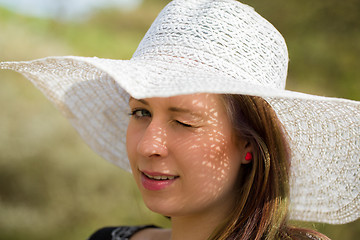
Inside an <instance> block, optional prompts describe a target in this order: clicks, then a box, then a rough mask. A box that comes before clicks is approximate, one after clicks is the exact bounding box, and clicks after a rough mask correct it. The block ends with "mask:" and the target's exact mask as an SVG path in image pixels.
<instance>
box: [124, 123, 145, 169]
mask: <svg viewBox="0 0 360 240" xmlns="http://www.w3.org/2000/svg"><path fill="white" fill-rule="evenodd" d="M140 138H141V134H140V131H139V130H137V129H136V128H135V127H134V126H133V124H131V121H130V123H129V126H128V128H127V132H126V151H127V155H128V159H129V161H130V165H131V168H132V170H133V172H134V164H135V156H136V150H137V144H138V142H139V141H140Z"/></svg>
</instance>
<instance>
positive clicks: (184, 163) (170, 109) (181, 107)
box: [127, 93, 247, 217]
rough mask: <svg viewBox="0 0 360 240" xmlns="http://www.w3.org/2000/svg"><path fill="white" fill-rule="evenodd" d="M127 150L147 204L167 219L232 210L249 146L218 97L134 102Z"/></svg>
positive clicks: (210, 95)
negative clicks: (237, 133)
mask: <svg viewBox="0 0 360 240" xmlns="http://www.w3.org/2000/svg"><path fill="white" fill-rule="evenodd" d="M129 104H130V108H131V115H132V116H131V120H130V123H129V127H128V130H127V151H128V157H129V160H130V164H131V168H132V171H133V175H134V177H135V180H136V183H137V185H138V187H139V189H140V191H141V194H142V196H143V199H144V202H145V204H146V205H147V206H148V208H150V209H151V210H152V211H154V212H157V213H160V214H163V215H166V216H171V217H175V216H185V215H191V214H198V213H202V212H206V211H213V210H214V209H217V210H225V211H228V210H230V209H232V206H233V201H234V191H233V190H234V185H235V181H236V178H237V174H238V172H239V168H240V165H241V163H242V162H243V160H242V159H244V158H245V154H246V153H245V146H246V145H247V143H246V142H245V141H244V140H242V139H237V140H235V139H234V136H233V134H232V127H231V123H230V120H229V119H228V116H227V114H226V111H225V108H224V105H223V102H222V100H221V98H220V96H219V95H216V94H205V93H202V94H192V95H182V96H175V97H169V98H147V99H139V100H137V99H134V98H131V99H130V102H129Z"/></svg>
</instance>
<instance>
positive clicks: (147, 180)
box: [141, 172, 179, 191]
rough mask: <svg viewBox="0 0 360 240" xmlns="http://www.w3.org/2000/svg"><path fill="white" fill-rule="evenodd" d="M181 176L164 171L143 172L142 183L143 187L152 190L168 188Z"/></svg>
mask: <svg viewBox="0 0 360 240" xmlns="http://www.w3.org/2000/svg"><path fill="white" fill-rule="evenodd" d="M178 178H179V176H175V175H168V174H162V173H149V172H141V183H142V185H143V187H144V188H145V189H147V190H150V191H159V190H163V189H166V188H167V187H169V186H170V185H171V184H173V183H174V182H175V181H176V180H177V179H178Z"/></svg>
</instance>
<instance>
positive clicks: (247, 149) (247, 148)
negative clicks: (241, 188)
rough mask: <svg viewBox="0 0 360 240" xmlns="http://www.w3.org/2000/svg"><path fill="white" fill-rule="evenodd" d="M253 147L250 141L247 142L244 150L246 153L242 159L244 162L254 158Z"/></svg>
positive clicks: (246, 162)
mask: <svg viewBox="0 0 360 240" xmlns="http://www.w3.org/2000/svg"><path fill="white" fill-rule="evenodd" d="M252 151H253V149H252V146H251V143H250V142H247V143H246V145H245V148H244V152H245V153H246V154H245V156H244V157H243V159H242V164H248V163H250V162H252V160H253V152H252Z"/></svg>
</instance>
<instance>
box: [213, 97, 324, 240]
mask: <svg viewBox="0 0 360 240" xmlns="http://www.w3.org/2000/svg"><path fill="white" fill-rule="evenodd" d="M222 98H223V101H224V105H225V108H226V110H227V112H228V115H229V118H230V119H231V121H232V124H233V127H234V132H235V136H234V137H235V138H236V137H242V138H245V139H247V140H248V141H249V143H250V144H252V147H253V151H254V152H253V160H252V163H250V164H245V165H242V166H241V168H240V172H239V176H238V182H237V186H238V188H237V190H236V191H237V192H236V196H237V204H236V206H235V208H234V211H233V212H232V214H231V215H230V216H229V217H228V218H227V219H226V220H225V221H224V222H223V223H222V224H221V225H220V226H219V227H218V228H217V229H216V230H215V232H214V233H213V234H212V236H211V237H210V239H211V240H215V239H216V240H218V239H221V240H229V239H234V240H236V239H242V240H243V239H250V240H260V239H261V240H273V239H291V240H301V239H311V240H312V239H320V240H329V238H328V237H326V236H325V235H323V234H321V233H318V232H316V231H314V230H310V229H303V228H298V227H294V226H290V225H289V224H288V207H289V194H290V193H289V169H290V149H289V147H288V141H287V138H286V133H285V131H284V129H283V127H282V124H281V123H280V121H279V120H278V118H277V116H276V114H275V112H274V111H273V109H272V108H271V106H270V105H269V104H268V103H267V102H266V101H265V100H264V99H262V98H260V97H253V96H246V95H232V94H225V95H222Z"/></svg>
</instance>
